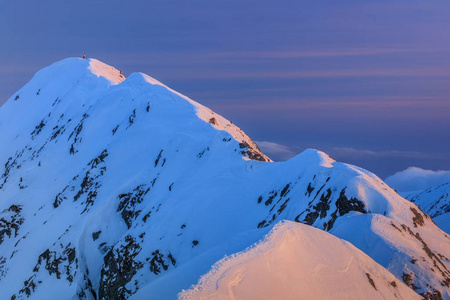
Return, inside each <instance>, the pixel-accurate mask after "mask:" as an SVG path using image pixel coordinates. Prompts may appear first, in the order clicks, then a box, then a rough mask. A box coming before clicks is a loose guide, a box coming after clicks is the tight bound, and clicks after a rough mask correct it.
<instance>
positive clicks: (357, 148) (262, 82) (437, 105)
mask: <svg viewBox="0 0 450 300" xmlns="http://www.w3.org/2000/svg"><path fill="white" fill-rule="evenodd" d="M87 3H88V2H87V1H82V2H80V3H77V4H76V5H75V4H67V5H62V4H59V3H57V1H46V2H45V3H39V4H36V3H32V2H31V1H25V2H24V3H6V2H4V3H0V8H1V12H0V14H2V18H1V20H2V21H0V22H3V23H2V25H3V26H2V27H3V28H8V29H9V30H6V31H5V30H4V31H3V32H2V35H3V36H4V40H5V41H6V42H5V45H4V47H3V48H2V49H1V50H0V51H1V52H0V53H1V54H2V55H0V65H1V66H2V67H1V68H0V78H1V80H2V83H3V84H1V86H0V105H2V104H3V103H4V101H6V100H7V99H8V98H9V97H10V96H11V95H12V94H13V93H14V92H15V91H17V90H18V89H19V88H20V87H21V86H23V85H24V84H25V83H26V82H27V81H28V80H30V79H31V77H32V75H33V74H34V73H35V72H37V71H38V70H39V69H41V68H43V67H45V66H47V65H49V64H51V63H53V62H55V61H58V60H60V59H62V58H64V57H68V56H81V55H82V54H83V53H84V52H85V53H86V54H87V56H88V57H95V58H97V59H99V60H100V61H103V62H105V63H107V64H109V65H112V66H114V67H116V68H118V69H120V70H122V71H123V73H124V74H125V75H128V74H130V73H132V72H143V73H146V74H148V75H150V76H152V77H154V78H156V79H157V80H159V81H161V82H163V83H164V84H166V85H167V86H169V87H171V88H172V89H174V90H176V91H178V92H180V93H182V94H184V95H186V96H188V97H190V98H192V99H193V100H195V101H197V102H199V103H201V104H203V105H205V106H207V107H209V108H211V109H212V110H214V111H216V112H217V113H219V114H221V115H223V116H224V117H225V118H227V119H229V120H231V121H233V122H234V123H235V124H237V125H238V126H239V127H240V128H242V129H243V130H244V131H245V132H246V133H247V134H248V135H249V136H251V137H252V139H253V140H255V141H256V142H257V143H258V145H260V147H261V149H262V150H263V152H265V153H266V154H267V155H268V156H269V157H271V158H272V159H274V160H286V159H288V158H290V157H292V156H295V155H296V154H298V153H300V152H301V151H303V150H304V149H307V148H315V149H319V150H322V151H324V152H326V153H327V154H329V155H330V156H331V157H333V158H334V159H336V160H338V161H343V162H347V163H351V164H354V165H358V166H361V167H363V168H365V169H367V170H369V171H371V172H374V173H375V174H377V175H378V176H379V177H381V178H386V177H387V176H389V175H392V174H394V173H396V172H399V171H402V170H405V169H407V168H408V167H412V166H414V167H420V168H423V169H431V170H449V169H450V159H449V158H450V138H449V133H448V132H449V131H450V120H449V119H450V118H449V117H448V116H449V115H450V103H449V101H448V94H449V88H448V84H447V80H449V79H450V72H449V71H448V69H449V68H448V67H449V66H450V59H449V55H448V50H450V43H449V42H448V39H446V36H447V35H448V34H446V33H445V32H443V31H442V30H440V29H442V28H446V26H448V25H450V21H449V20H448V19H447V18H445V16H446V13H447V12H449V11H450V5H448V4H445V3H440V5H435V4H430V3H421V2H418V1H413V2H411V1H408V2H407V1H400V2H398V3H396V4H392V3H388V2H385V1H382V2H379V3H377V4H365V5H361V4H358V3H357V2H356V1H351V2H349V3H346V4H345V5H339V6H337V5H328V6H326V7H324V5H323V4H324V3H327V1H319V2H318V3H314V4H311V3H308V4H304V3H286V2H284V3H280V4H279V5H276V6H275V5H273V4H271V3H269V2H264V3H262V4H260V5H258V7H257V9H252V6H251V5H242V4H239V3H237V2H232V3H226V4H224V3H213V4H209V5H204V4H201V3H199V2H193V3H191V4H190V5H188V4H182V5H178V6H177V5H175V4H168V3H151V4H150V3H145V2H143V1H137V2H134V3H131V4H128V5H127V6H126V7H123V2H122V1H116V2H112V3H111V5H108V6H104V5H102V4H103V3H105V2H102V1H98V2H95V3H91V4H89V6H88V5H87ZM108 3H109V2H108ZM24 7H26V9H24ZM86 7H89V8H90V9H86ZM388 7H389V9H387V8H388ZM99 10H101V11H103V12H104V14H103V15H101V16H97V18H96V17H95V16H96V15H97V13H96V12H97V11H99ZM424 10H427V11H429V12H432V13H428V14H423V13H422V12H423V11H424ZM155 11H170V12H171V14H170V15H167V14H161V16H159V14H157V13H154V12H155ZM19 13H20V14H19ZM146 13H149V14H151V18H149V16H148V14H146ZM227 16H233V17H231V18H227ZM216 19H217V20H220V21H221V24H222V25H220V26H219V25H217V24H216V23H215V21H216ZM344 19H345V22H342V20H344ZM24 20H26V21H24ZM131 20H134V21H135V22H130V21H131ZM119 22H122V24H125V25H126V26H125V25H124V26H123V27H124V28H122V27H121V26H119V25H120V24H119ZM55 24H59V25H60V26H54V25H55ZM355 24H358V26H355ZM110 28H114V29H115V30H114V31H110V30H109V29H110Z"/></svg>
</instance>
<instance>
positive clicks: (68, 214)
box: [0, 59, 450, 299]
mask: <svg viewBox="0 0 450 300" xmlns="http://www.w3.org/2000/svg"><path fill="white" fill-rule="evenodd" d="M91 61H93V62H94V64H95V66H94V67H93V70H94V71H95V73H96V74H94V73H93V72H92V70H88V71H86V70H87V68H89V66H90V65H89V64H90V62H91ZM63 62H69V63H70V64H76V65H77V67H75V68H74V70H73V71H71V72H69V73H68V74H66V73H67V72H66V73H62V74H59V73H58V74H57V75H55V74H54V73H52V72H53V71H52V67H50V69H44V70H43V71H45V72H43V71H41V72H40V73H38V74H41V75H38V74H37V75H36V76H37V77H36V76H35V77H34V78H33V79H32V80H31V81H30V82H29V83H28V84H26V85H25V86H24V87H23V88H22V89H21V90H19V92H18V93H16V94H15V95H13V96H12V97H11V98H10V100H9V101H8V102H7V103H6V104H5V105H4V106H2V107H1V108H0V139H1V140H2V141H5V144H6V145H8V146H7V147H4V148H1V149H0V163H1V165H0V197H2V199H6V200H5V201H4V202H3V203H2V204H1V206H0V211H1V216H0V219H1V218H3V220H5V221H6V222H3V223H2V224H0V227H1V228H0V236H1V237H2V238H3V239H2V240H1V242H0V255H1V257H0V288H1V289H2V290H4V291H5V293H6V294H8V295H11V296H14V297H16V298H17V299H19V298H27V297H35V298H38V299H39V298H41V297H44V294H45V293H48V292H49V291H51V292H52V293H53V294H52V295H53V296H54V297H61V296H64V295H68V294H71V295H73V296H74V297H75V296H76V297H79V298H83V299H105V298H111V297H116V298H117V297H118V298H128V297H133V295H135V296H136V297H137V296H138V295H139V293H138V292H139V290H142V289H144V288H145V289H146V290H148V291H149V293H150V294H151V295H158V297H157V298H159V299H172V298H174V297H176V295H177V294H178V292H179V291H180V290H181V289H187V288H189V286H190V285H192V284H195V283H196V281H197V280H198V278H200V276H201V275H203V274H205V273H207V272H208V271H209V269H210V267H211V266H212V265H213V264H214V263H215V262H216V261H218V260H220V259H221V258H222V257H223V256H224V255H230V254H233V253H236V252H240V251H242V250H244V249H245V248H246V247H247V246H249V245H251V244H253V243H254V242H257V241H258V240H260V239H261V238H262V237H263V236H264V235H265V234H266V233H268V232H269V231H270V229H271V228H272V227H273V226H275V224H276V223H278V222H279V221H282V220H291V221H297V222H300V223H305V224H308V225H312V226H314V227H317V228H320V229H323V230H325V231H328V232H330V233H331V234H334V235H335V236H337V237H339V238H343V239H345V240H347V241H349V242H350V243H352V244H353V245H354V246H356V247H357V248H359V249H360V250H362V251H363V252H365V253H366V254H367V255H369V256H370V257H372V259H374V260H375V261H376V262H377V263H379V264H380V265H382V266H383V267H385V268H386V269H387V270H388V271H389V272H391V273H392V274H394V275H395V276H396V277H397V278H399V279H400V280H402V281H403V282H405V283H406V284H407V285H408V286H409V287H411V288H414V289H415V290H416V292H418V293H420V294H422V295H424V296H425V297H427V298H430V299H431V298H432V297H434V296H435V295H441V297H444V298H445V299H448V298H449V297H450V292H449V285H450V272H449V270H448V269H449V268H450V266H449V261H448V257H450V249H449V248H450V247H448V245H449V241H450V238H449V237H448V236H447V235H445V234H444V233H443V232H442V231H440V230H439V229H438V228H437V227H436V225H435V224H434V223H433V222H432V220H431V218H430V217H429V216H428V215H426V214H424V213H422V212H421V211H420V209H419V208H418V207H417V206H416V205H414V204H412V203H410V202H409V201H407V200H405V199H403V198H402V197H400V196H399V195H398V194H397V193H396V192H395V191H393V190H392V189H391V188H390V187H389V186H387V185H386V184H385V183H384V182H383V181H382V180H381V179H379V178H378V177H377V176H376V175H374V174H372V173H370V172H369V171H366V170H364V169H361V168H359V167H356V166H352V165H348V164H345V163H340V162H336V161H334V160H333V159H331V158H330V157H329V156H328V155H326V154H325V153H323V152H321V151H317V150H306V151H304V152H302V153H301V154H299V155H297V156H295V157H293V158H292V159H290V160H288V161H285V162H271V161H270V159H269V158H267V156H265V155H264V154H263V153H262V152H261V151H260V150H259V148H258V147H257V145H256V144H255V143H254V142H253V141H252V140H251V139H250V138H249V137H248V136H247V135H246V134H245V133H244V132H243V131H242V130H241V129H239V128H238V127H236V126H235V125H233V124H232V123H231V122H229V121H228V120H226V119H225V118H223V117H222V116H220V115H218V114H216V113H214V112H212V111H211V110H209V109H207V108H205V107H204V106H202V105H200V104H197V103H196V102H195V101H193V100H190V99H189V98H187V97H185V96H182V95H180V94H178V93H174V92H173V91H172V90H170V89H168V88H166V87H165V86H164V85H162V84H160V83H159V82H157V81H156V80H154V79H150V78H148V77H145V76H144V75H142V74H139V73H133V74H132V75H130V76H128V78H127V79H124V78H122V77H120V75H121V74H120V71H117V70H115V69H113V68H112V67H108V66H107V65H104V64H102V63H97V62H96V61H95V60H86V61H84V60H81V59H69V60H66V61H63ZM63 64H64V63H63ZM54 67H55V66H53V68H54ZM63 67H64V66H62V65H61V63H60V64H58V63H57V64H56V69H53V70H55V72H56V70H57V69H59V68H63ZM66 67H68V69H69V70H71V69H72V68H73V67H71V66H66ZM105 70H106V71H105ZM42 72H43V73H42ZM86 72H87V73H86ZM110 73H112V74H113V75H111V74H110ZM42 74H44V75H45V76H44V75H42ZM99 74H100V75H99ZM102 74H104V75H106V76H107V77H104V76H103V75H102ZM122 76H123V75H122ZM108 78H109V79H108ZM122 79H124V80H122ZM119 81H120V83H118V82H119ZM149 81H150V82H149ZM188 99H189V100H188ZM43 232H45V235H44V234H43ZM18 266H20V267H18ZM187 266H189V268H187ZM187 269H189V271H188V272H187V274H189V276H186V277H183V274H182V273H183V272H181V271H180V270H184V271H186V270H187ZM156 283H158V284H156ZM54 286H55V287H57V288H53V289H52V287H54Z"/></svg>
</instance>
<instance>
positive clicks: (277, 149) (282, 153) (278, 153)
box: [256, 141, 297, 160]
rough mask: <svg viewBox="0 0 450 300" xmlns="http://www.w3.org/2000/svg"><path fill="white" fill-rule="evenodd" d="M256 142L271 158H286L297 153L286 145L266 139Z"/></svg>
mask: <svg viewBox="0 0 450 300" xmlns="http://www.w3.org/2000/svg"><path fill="white" fill-rule="evenodd" d="M256 144H258V146H259V148H260V149H261V150H262V151H263V152H264V153H265V154H266V155H267V156H269V157H270V158H272V159H273V160H287V159H289V158H291V157H293V156H295V155H296V154H297V153H296V152H294V150H292V149H291V148H290V147H288V146H286V145H281V144H277V143H273V142H266V141H261V142H256Z"/></svg>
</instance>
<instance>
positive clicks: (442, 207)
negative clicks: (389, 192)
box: [404, 182, 450, 233]
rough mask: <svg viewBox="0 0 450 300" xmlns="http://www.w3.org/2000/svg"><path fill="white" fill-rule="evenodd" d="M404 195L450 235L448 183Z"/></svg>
mask: <svg viewBox="0 0 450 300" xmlns="http://www.w3.org/2000/svg"><path fill="white" fill-rule="evenodd" d="M404 195H405V198H406V199H408V200H410V201H411V202H413V203H415V204H416V205H417V206H419V207H420V208H421V209H422V210H423V211H424V212H426V213H427V214H428V215H430V216H431V217H432V218H433V220H434V222H435V223H436V224H437V225H438V226H439V227H440V228H441V229H442V230H444V231H445V232H447V233H450V196H449V195H450V182H448V183H444V184H441V185H438V186H436V187H432V188H428V189H426V190H424V191H418V192H408V193H404Z"/></svg>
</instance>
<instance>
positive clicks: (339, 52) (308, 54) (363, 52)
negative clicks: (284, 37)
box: [209, 48, 443, 59]
mask: <svg viewBox="0 0 450 300" xmlns="http://www.w3.org/2000/svg"><path fill="white" fill-rule="evenodd" d="M439 51H443V50H438V49H411V48H370V49H368V48H359V49H334V50H327V51H324V50H323V49H316V50H314V49H308V50H293V51H292V50H291V51H283V50H278V51H277V50H272V51H229V52H217V53H210V54H209V56H211V57H227V58H247V59H258V58H314V57H340V56H370V55H384V54H400V53H428V52H439Z"/></svg>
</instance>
